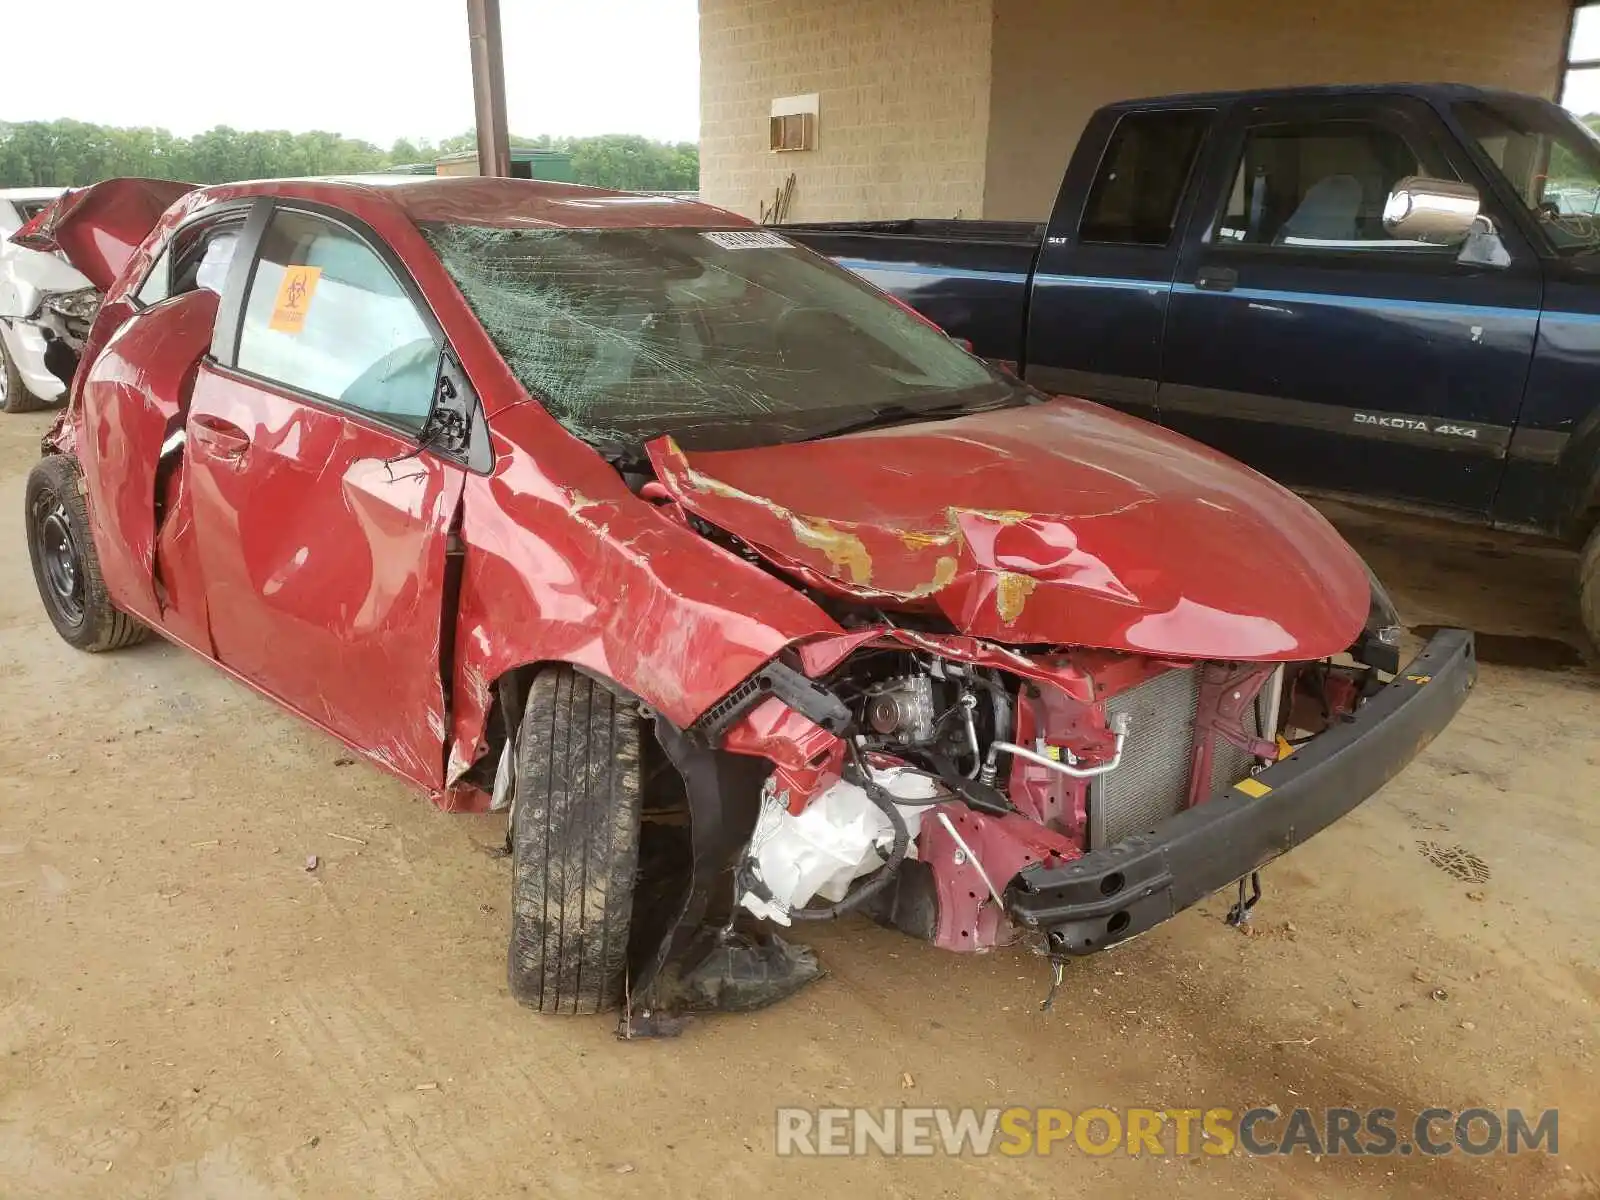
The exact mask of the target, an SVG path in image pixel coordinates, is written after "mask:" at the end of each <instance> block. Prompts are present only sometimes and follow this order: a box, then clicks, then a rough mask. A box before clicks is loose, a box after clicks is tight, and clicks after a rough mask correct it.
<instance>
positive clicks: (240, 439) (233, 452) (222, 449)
mask: <svg viewBox="0 0 1600 1200" xmlns="http://www.w3.org/2000/svg"><path fill="white" fill-rule="evenodd" d="M193 424H194V428H193V429H192V430H191V431H190V436H191V437H192V438H194V440H195V441H197V442H199V443H200V444H201V445H202V446H204V447H205V448H206V449H208V450H210V451H211V452H212V453H213V454H215V455H216V456H217V457H218V458H227V459H239V458H243V457H244V452H245V451H246V450H248V449H250V435H249V434H247V433H245V431H244V430H242V429H240V428H239V427H238V426H237V425H235V424H233V422H231V421H224V420H222V419H221V418H220V417H196V418H195V419H194V422H193Z"/></svg>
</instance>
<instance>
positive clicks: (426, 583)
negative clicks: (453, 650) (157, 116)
mask: <svg viewBox="0 0 1600 1200" xmlns="http://www.w3.org/2000/svg"><path fill="white" fill-rule="evenodd" d="M391 263H392V260H390V259H386V258H385V257H384V254H383V252H382V251H381V249H380V248H379V244H378V243H377V242H376V241H375V240H374V239H373V238H372V237H371V236H370V235H369V234H366V233H360V232H357V231H356V230H355V228H354V227H353V225H350V224H345V223H344V222H342V221H335V220H332V219H329V218H328V217H325V216H323V215H321V214H319V213H313V212H307V211H298V210H293V209H288V208H279V209H277V210H276V211H275V212H274V213H273V214H272V216H271V219H270V220H269V221H268V222H267V224H266V227H265V229H264V231H263V233H262V234H261V237H260V240H259V243H258V244H257V246H256V254H255V262H254V265H253V270H252V271H251V272H250V273H249V276H248V279H249V282H248V284H247V285H246V290H245V291H244V294H243V295H241V296H240V297H239V298H238V302H237V305H236V306H231V307H233V310H234V311H235V312H236V313H237V314H238V315H237V317H236V318H235V319H236V320H237V321H238V325H237V336H236V337H228V338H225V339H224V341H225V345H224V347H223V352H222V354H221V355H220V358H221V360H222V361H221V362H219V363H216V364H213V363H209V362H208V363H206V364H205V365H203V366H202V367H201V368H200V371H199V374H198V377H197V379H196V382H195V387H194V394H193V400H192V401H191V403H190V406H189V414H188V424H187V428H186V435H187V442H188V454H189V470H190V472H191V488H190V492H191V497H192V500H191V503H192V511H193V514H194V525H195V534H196V539H197V544H198V549H199V558H200V563H201V572H202V574H203V576H204V578H205V588H206V602H207V609H208V611H209V613H210V628H211V641H212V645H213V646H214V648H215V651H216V655H217V658H218V659H219V660H220V661H221V662H222V663H223V664H224V665H225V666H227V667H230V668H232V669H233V670H235V671H237V672H238V673H239V674H241V675H243V676H245V677H246V678H248V679H250V680H251V681H253V682H255V683H256V684H258V685H259V686H260V687H262V688H264V689H265V690H266V691H268V692H271V693H272V694H273V695H275V696H277V697H279V698H280V699H282V700H283V701H284V702H285V703H287V704H289V705H290V706H292V707H293V708H295V709H297V710H299V711H300V712H302V713H303V714H305V715H306V716H308V717H310V718H311V719H312V720H314V721H317V722H319V723H320V724H322V725H324V726H326V727H327V728H328V729H330V730H332V731H333V732H335V733H337V734H339V735H340V736H342V737H344V738H346V739H347V740H348V741H349V742H351V743H352V744H353V745H355V746H356V747H358V748H359V749H360V750H362V751H363V752H365V753H366V754H367V755H368V756H369V757H371V758H372V759H374V760H375V761H377V762H379V763H381V764H383V765H385V766H387V767H389V768H390V769H392V770H394V771H395V772H397V773H398V774H401V775H403V776H405V777H407V778H409V779H412V780H414V781H416V782H417V783H420V784H422V785H424V786H426V787H430V788H438V787H440V786H442V784H443V776H444V739H445V730H446V713H445V697H444V688H443V685H442V682H441V658H440V630H441V627H442V625H443V606H444V603H445V595H446V588H445V577H446V560H447V551H448V545H449V539H450V536H451V525H452V522H453V520H454V519H455V516H456V513H457V510H458V509H459V506H460V500H461V489H462V483H463V471H462V468H460V467H459V466H456V465H454V464H452V463H449V462H447V461H444V460H442V459H440V458H438V457H436V456H434V455H433V454H432V453H430V452H424V451H422V450H421V449H420V448H419V440H420V437H421V433H422V430H423V428H424V427H425V425H426V422H427V419H428V415H429V412H430V410H431V407H432V400H433V395H434V385H435V380H436V377H437V372H438V363H439V346H440V335H439V333H438V328H437V325H436V324H435V323H434V322H433V321H432V320H431V319H430V318H429V317H428V314H427V312H426V309H425V308H424V307H422V305H421V303H420V301H419V300H418V299H417V297H416V295H415V293H414V292H413V291H411V290H408V288H407V287H406V286H405V285H404V284H403V283H402V282H401V278H400V276H399V275H398V274H397V270H398V267H396V266H392V265H391ZM239 274H240V273H235V275H234V276H233V277H230V283H229V286H230V287H232V286H234V280H235V279H237V278H238V277H239ZM224 319H225V320H226V319H227V318H224Z"/></svg>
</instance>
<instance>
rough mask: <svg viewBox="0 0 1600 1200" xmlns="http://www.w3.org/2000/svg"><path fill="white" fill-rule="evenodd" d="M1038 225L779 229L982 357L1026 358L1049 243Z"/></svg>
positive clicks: (918, 221)
mask: <svg viewBox="0 0 1600 1200" xmlns="http://www.w3.org/2000/svg"><path fill="white" fill-rule="evenodd" d="M1044 229H1045V227H1044V225H1043V224H1042V223H1039V222H1034V221H940V220H926V219H922V218H913V219H909V220H903V221H843V222H823V223H817V224H800V225H781V226H778V227H777V231H778V232H779V233H782V234H783V235H784V236H785V237H788V238H790V239H791V240H793V241H796V242H799V243H800V244H801V245H802V246H807V247H809V248H810V249H812V250H815V251H816V252H817V253H818V254H822V255H825V256H827V257H828V258H831V259H833V261H834V262H836V263H838V264H839V265H840V266H842V267H844V268H846V269H847V270H849V271H852V272H854V273H855V274H857V275H860V276H861V277H863V278H864V279H866V280H868V281H869V282H871V283H873V284H875V285H876V286H878V287H880V288H882V289H883V290H884V291H886V292H888V293H890V294H891V295H893V296H896V297H898V298H899V299H901V300H904V301H905V302H906V303H907V304H909V305H911V307H913V308H915V309H916V310H917V311H918V312H920V313H922V314H923V315H924V316H926V317H928V318H929V319H930V320H932V321H935V322H937V323H938V325H939V326H940V327H941V328H942V329H944V331H945V332H946V333H949V334H950V335H951V336H953V337H960V338H966V339H967V340H968V341H970V342H971V343H972V347H973V349H974V350H975V351H976V352H977V353H979V354H981V355H983V357H985V358H990V359H997V360H1000V361H1003V362H1007V363H1015V362H1017V361H1018V360H1019V359H1020V358H1021V356H1022V331H1023V314H1024V311H1025V310H1026V308H1027V298H1028V278H1029V275H1030V274H1031V273H1032V271H1033V262H1034V259H1035V258H1036V257H1037V256H1038V253H1039V245H1040V243H1041V241H1042V240H1043V238H1044Z"/></svg>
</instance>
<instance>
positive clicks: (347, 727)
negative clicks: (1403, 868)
mask: <svg viewBox="0 0 1600 1200" xmlns="http://www.w3.org/2000/svg"><path fill="white" fill-rule="evenodd" d="M17 240H18V241H21V242H22V243H23V244H25V245H31V246H33V247H34V248H37V249H49V250H61V251H62V252H64V253H65V254H66V255H67V256H68V258H69V259H70V260H71V261H72V262H73V263H74V265H75V266H77V268H78V269H79V270H80V271H82V272H83V273H84V274H85V275H86V276H87V277H89V278H90V279H91V280H92V282H93V283H94V284H95V286H96V287H98V288H100V289H102V290H103V291H104V293H105V297H104V302H103V304H102V305H101V308H100V311H99V315H98V317H97V319H96V320H95V323H94V326H93V329H92V330H91V332H90V335H89V338H88V341H87V343H86V346H85V350H84V354H83V358H82V362H81V364H80V366H79V368H78V371H77V374H76V377H75V379H74V382H73V387H72V393H71V401H70V405H69V407H68V408H67V410H66V411H65V412H64V413H63V414H62V416H61V418H60V419H59V420H58V421H57V423H56V424H55V426H54V427H53V428H52V429H51V431H50V433H49V434H48V435H47V437H46V438H45V443H44V457H43V459H42V460H41V461H40V462H39V463H38V465H37V466H36V467H35V468H34V469H33V472H32V474H31V475H30V476H29V479H28V485H27V495H26V519H27V534H28V543H29V548H30V552H31V555H32V562H33V567H34V571H35V574H36V576H37V579H38V584H39V591H40V594H41V596H42V598H43V600H44V604H45V607H46V609H47V611H48V612H49V614H50V619H51V621H52V622H53V623H54V625H55V627H56V629H57V630H58V631H59V632H60V634H61V636H62V637H63V638H65V639H66V640H67V641H68V642H69V643H71V644H72V645H74V646H77V647H79V648H81V649H84V650H90V651H100V650H111V649H116V648H118V647H122V646H127V645H129V644H131V643H133V642H136V641H139V640H140V639H142V638H143V637H145V636H146V634H147V632H149V631H152V630H153V631H155V632H157V633H159V634H160V635H161V636H162V637H165V638H167V639H169V640H171V641H175V642H178V643H181V644H182V645H184V646H187V647H188V648H189V649H190V650H192V651H194V652H195V653H196V654H198V655H201V656H203V657H205V658H208V659H211V660H213V661H214V662H215V663H217V664H218V665H219V666H220V667H222V668H223V669H224V670H225V671H227V672H229V673H230V674H231V675H233V676H235V677H236V678H238V679H240V680H242V681H244V682H245V683H247V684H249V685H250V686H252V687H254V688H256V689H257V690H259V691H261V692H263V693H265V694H266V695H268V696H271V697H272V698H274V699H275V700H277V701H278V702H280V703H281V704H283V705H284V706H285V707H287V708H289V709H291V710H293V711H294V712H296V713H299V714H300V715H301V716H303V717H305V718H306V719H307V720H310V721H311V722H313V723H315V724H316V725H318V726H320V727H321V728H323V729H325V730H326V731H328V732H329V733H331V734H333V735H334V736H335V737H337V738H339V739H341V740H342V741H344V742H345V743H347V744H348V745H349V746H351V747H352V748H353V749H354V750H356V751H357V752H359V753H361V754H362V755H365V756H366V757H367V758H368V759H370V760H371V761H372V762H374V763H376V764H377V765H379V766H381V767H384V768H386V769H387V770H389V771H391V772H393V773H395V774H397V775H399V776H401V777H403V778H405V779H408V780H410V781H411V782H412V783H414V784H416V785H417V786H419V787H421V788H423V789H425V790H426V791H427V792H428V793H429V794H430V795H431V796H432V798H433V799H434V801H435V802H436V803H437V804H438V805H439V806H440V807H442V808H445V809H448V810H452V811H483V810H500V809H504V810H508V811H509V826H510V829H509V834H508V845H509V849H510V858H511V869H512V889H513V916H512V927H511V947H510V956H509V957H510V982H511V989H512V991H513V993H514V994H515V995H516V996H517V998H518V999H519V1000H521V1001H523V1002H524V1003H526V1004H529V1005H531V1006H533V1007H536V1008H538V1009H540V1010H541V1011H545V1012H564V1013H585V1012H596V1011H601V1010H605V1009H608V1008H613V1007H616V1006H617V1005H619V1004H626V1007H627V1018H626V1020H627V1022H628V1025H627V1028H629V1029H632V1030H636V1031H640V1032H650V1031H661V1030H663V1029H664V1028H667V1027H669V1026H671V1025H672V1023H673V1022H674V1021H675V1019H676V1015H677V1014H679V1013H682V1012H684V1011H687V1010H693V1009H697V1008H702V1009H703V1008H741V1007H753V1006H755V1005H758V1004H761V1003H764V1002H766V1001H769V1000H771V999H773V998H775V997H777V996H780V995H783V994H785V993H786V992H788V991H790V990H792V989H793V988H795V987H797V986H799V985H800V984H801V983H803V982H805V980H806V979H808V978H811V977H813V976H814V975H815V974H816V971H817V967H816V963H815V960H814V959H813V958H812V957H811V956H810V955H809V953H808V952H806V951H805V950H804V948H802V947H797V946H794V945H791V944H789V943H787V942H785V941H784V940H783V939H782V938H781V937H777V936H775V934H774V926H777V927H785V926H789V925H792V924H794V923H797V922H803V921H812V920H819V919H829V918H833V917H837V916H840V915H843V914H845V913H852V912H855V913H861V914H864V915H868V916H870V917H873V918H874V919H876V920H878V921H880V922H883V923H885V924H888V925H892V926H895V927H898V928H900V929H902V930H904V931H906V932H908V933H911V934H913V935H915V936H918V937H921V938H925V939H928V940H931V941H933V942H935V943H937V944H938V945H940V946H943V947H945V948H947V949H950V950H956V951H979V950H986V949H989V948H992V947H994V946H997V945H1001V944H1004V943H1006V942H1009V941H1012V940H1014V939H1017V938H1019V937H1021V938H1027V939H1030V940H1032V941H1033V943H1034V944H1035V945H1036V947H1037V948H1038V949H1040V950H1041V951H1042V952H1043V953H1044V954H1045V955H1046V956H1047V957H1048V958H1049V960H1050V961H1051V962H1052V963H1053V964H1055V965H1056V968H1057V974H1058V977H1059V965H1060V964H1061V963H1063V962H1065V961H1066V960H1067V958H1069V957H1070V956H1072V955H1079V954H1085V953H1089V952H1092V951H1098V950H1101V949H1104V948H1106V947H1108V946H1113V945H1115V944H1117V943H1119V942H1122V941H1125V940H1127V939H1128V938H1130V937H1133V936H1135V935H1137V934H1139V933H1141V932H1143V931H1145V930H1147V929H1149V928H1151V927H1152V926H1153V925H1155V924H1157V923H1159V922H1160V921H1163V920H1165V919H1166V918H1168V917H1170V916H1172V915H1173V914H1174V913H1176V912H1178V911H1179V910H1181V909H1183V908H1185V907H1186V906H1188V905H1190V904H1192V903H1194V902H1195V901H1196V900H1199V899H1201V898H1202V897H1204V896H1206V895H1209V894H1210V893H1212V892H1214V891H1216V890H1218V889H1220V888H1223V887H1227V886H1229V885H1232V884H1235V883H1236V884H1237V885H1238V889H1239V890H1238V897H1239V900H1238V903H1237V904H1236V905H1235V909H1234V913H1233V916H1234V918H1235V919H1244V918H1246V917H1247V916H1248V911H1249V907H1250V905H1251V904H1252V903H1253V902H1254V900H1255V898H1256V897H1258V896H1259V894H1260V888H1259V880H1258V879H1257V877H1256V872H1257V871H1258V869H1259V868H1260V867H1262V866H1263V865H1264V864H1265V863H1267V862H1268V861H1269V860H1271V859H1273V858H1275V857H1276V856H1278V855H1280V854H1282V853H1283V852H1284V851H1286V850H1288V849H1290V848H1291V847H1292V846H1294V845H1296V844H1297V843H1299V842H1301V841H1303V840H1305V839H1306V838H1307V837H1309V836H1311V835H1312V834H1314V833H1316V832H1317V831H1318V830H1320V829H1321V828H1323V827H1324V826H1326V825H1328V824H1329V823H1330V822H1332V821H1334V820H1335V819H1337V818H1338V817H1340V816H1341V815H1343V814H1344V813H1346V812H1348V811H1349V810H1350V809H1351V808H1353V807H1354V806H1355V805H1357V804H1359V803H1360V802H1361V801H1362V800H1364V799H1365V798H1366V797H1367V796H1369V795H1370V794H1372V793H1373V792H1374V791H1375V790H1376V789H1377V788H1379V787H1380V786H1381V785H1382V784H1383V783H1384V782H1385V781H1386V780H1387V779H1389V778H1390V777H1391V776H1393V775H1394V774H1395V773H1396V772H1397V771H1399V770H1401V769H1402V768H1403V767H1404V766H1405V764H1406V763H1407V762H1408V761H1409V760H1410V759H1411V758H1412V756H1414V755H1415V754H1416V753H1417V752H1418V750H1419V748H1420V747H1422V746H1423V745H1425V744H1426V743H1427V741H1428V740H1429V738H1431V737H1432V736H1433V735H1434V734H1436V733H1437V732H1438V731H1439V730H1440V729H1442V728H1443V727H1444V726H1445V725H1446V724H1447V723H1448V722H1449V720H1450V719H1451V718H1452V717H1453V716H1454V714H1455V713H1456V711H1457V710H1458V709H1459V708H1460V706H1461V704H1462V702H1463V700H1464V698H1465V695H1466V693H1467V691H1468V689H1469V688H1470V687H1471V685H1472V683H1473V680H1474V678H1475V664H1474V659H1473V647H1472V640H1471V637H1470V635H1468V634H1466V633H1463V632H1459V631H1445V632H1443V633H1440V634H1438V635H1437V636H1436V637H1435V638H1434V639H1433V640H1432V641H1431V642H1430V643H1429V644H1428V645H1427V647H1426V648H1425V649H1424V650H1423V651H1422V652H1421V654H1420V655H1419V656H1417V657H1416V658H1415V659H1413V660H1412V661H1411V662H1410V664H1409V665H1408V666H1406V667H1405V668H1404V669H1402V668H1401V666H1400V663H1399V660H1398V652H1397V644H1398V635H1399V629H1398V619H1397V618H1396V616H1395V614H1394V610H1393V607H1392V605H1390V604H1389V602H1388V599H1387V597H1386V596H1385V594H1384V593H1383V590H1382V589H1381V587H1379V586H1378V584H1377V583H1376V581H1375V580H1374V579H1373V578H1372V577H1371V575H1370V574H1369V572H1368V571H1367V570H1366V568H1365V567H1364V565H1363V563H1362V561H1361V559H1360V558H1359V557H1358V556H1357V555H1356V554H1355V553H1354V552H1353V551H1352V550H1351V549H1350V548H1349V546H1347V545H1346V544H1345V543H1344V542H1343V541H1342V540H1341V539H1340V537H1339V536H1338V534H1337V533H1335V532H1334V530H1333V529H1332V528H1331V527H1330V526H1329V525H1328V524H1327V522H1326V521H1324V520H1323V519H1322V517H1321V516H1319V515H1318V514H1317V513H1316V512H1315V511H1313V510H1312V509H1311V508H1309V507H1308V506H1307V505H1306V504H1305V503H1303V502H1302V501H1300V500H1299V499H1297V498H1296V497H1294V496H1293V495H1291V494H1290V493H1289V492H1287V491H1285V490H1284V489H1282V488H1280V487H1278V486H1276V485H1275V484H1273V483H1271V482H1270V481H1268V480H1267V479H1265V478H1263V477H1262V476H1260V475H1258V474H1256V473H1255V472H1253V471H1250V470H1248V469H1246V468H1244V467H1242V466H1239V465H1238V464H1236V463H1234V462H1232V461H1230V460H1228V459H1226V458H1224V457H1222V456H1220V455H1218V454H1216V453H1214V452H1212V451H1210V450H1208V449H1205V448H1203V447H1201V446H1198V445H1196V444H1194V443H1192V442H1189V441H1186V440H1184V439H1183V438H1181V437H1177V436H1175V435H1173V434H1171V433H1168V432H1166V431H1164V430H1162V429H1160V428H1159V427H1156V426H1152V425H1149V424H1146V423H1143V422H1141V421H1137V420H1134V419H1132V418H1130V417H1126V416H1123V415H1121V414H1119V413H1117V412H1114V411H1111V410H1109V409H1106V408H1102V407H1100V406H1098V405H1094V404H1089V403H1086V402H1083V401H1078V400H1070V399H1050V398H1047V397H1045V396H1043V395H1040V394H1039V393H1037V392H1036V391H1034V390H1032V389H1031V388H1029V387H1028V386H1027V385H1026V384H1024V383H1022V382H1020V381H1019V380H1017V379H1015V378H1013V377H1011V376H1010V375H1008V374H1005V373H1003V372H1000V371H997V370H994V369H992V368H990V367H989V366H988V365H986V364H985V363H983V362H982V361H980V360H978V359H976V358H973V357H972V356H970V355H968V354H967V353H965V352H964V351H963V350H962V349H961V348H960V347H959V346H958V345H957V344H956V343H955V342H953V341H951V340H950V339H949V338H948V337H946V336H945V335H944V334H943V333H941V332H940V331H939V330H938V329H936V328H935V327H933V326H931V325H929V324H928V323H927V322H925V321H923V320H922V319H921V318H919V317H918V316H916V315H915V314H913V313H912V312H910V311H909V310H907V309H905V308H904V307H902V306H900V305H899V304H897V303H895V302H894V301H891V300H890V299H888V298H886V297H885V296H883V295H882V294H881V293H879V292H877V291H875V290H873V289H872V288H871V287H869V286H868V285H866V284H864V283H862V282H860V281H859V280H858V279H856V278H855V277H853V276H851V275H849V274H847V273H846V272H844V271H843V270H841V269H839V268H837V267H835V266H833V265H832V264H830V263H829V262H827V261H825V260H824V259H822V258H820V257H818V256H816V255H814V254H812V253H811V252H809V251H807V250H804V249H801V248H799V247H797V246H795V245H793V244H791V243H790V242H788V241H786V240H785V239H784V238H782V237H780V236H778V235H776V234H774V233H772V232H769V231H767V230H764V229H761V228H760V227H757V226H753V225H751V224H750V223H748V222H746V221H744V220H743V219H741V218H739V217H736V216H733V215H732V214H729V213H726V212H721V211H719V210H716V209H713V208H708V207H705V206H703V205H699V204H693V203H687V202H684V201H680V200H670V199H663V198H655V197H644V196H632V195H621V194H613V193H607V192H602V191H595V190H591V189H585V188H578V187H570V186H561V185H553V184H541V183H531V182H525V181H517V180H486V179H417V178H414V177H397V178H396V179H395V180H394V181H393V182H390V183H386V184H383V185H381V186H380V185H379V184H377V183H375V182H373V181H370V180H350V181H326V180H323V181H281V182H269V183H248V184H237V185H227V186H220V187H208V188H201V189H189V188H186V187H184V186H183V185H174V184H162V183H155V182H151V181H143V180H113V181H111V182H108V183H104V184H99V185H96V186H94V187H91V188H87V189H83V190H80V191H77V192H72V193H68V194H67V195H66V196H65V197H64V198H63V199H62V200H61V201H59V202H57V203H56V204H55V205H54V206H53V207H52V208H51V209H49V210H47V211H46V212H45V213H43V214H41V215H40V216H39V217H37V218H36V219H35V220H34V221H33V222H32V223H31V224H30V225H29V226H28V227H27V228H26V229H25V230H24V231H23V232H22V233H20V234H19V235H18V236H17ZM1246 881H1249V883H1250V884H1252V885H1253V886H1252V887H1251V888H1250V889H1249V892H1248V894H1247V888H1246Z"/></svg>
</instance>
